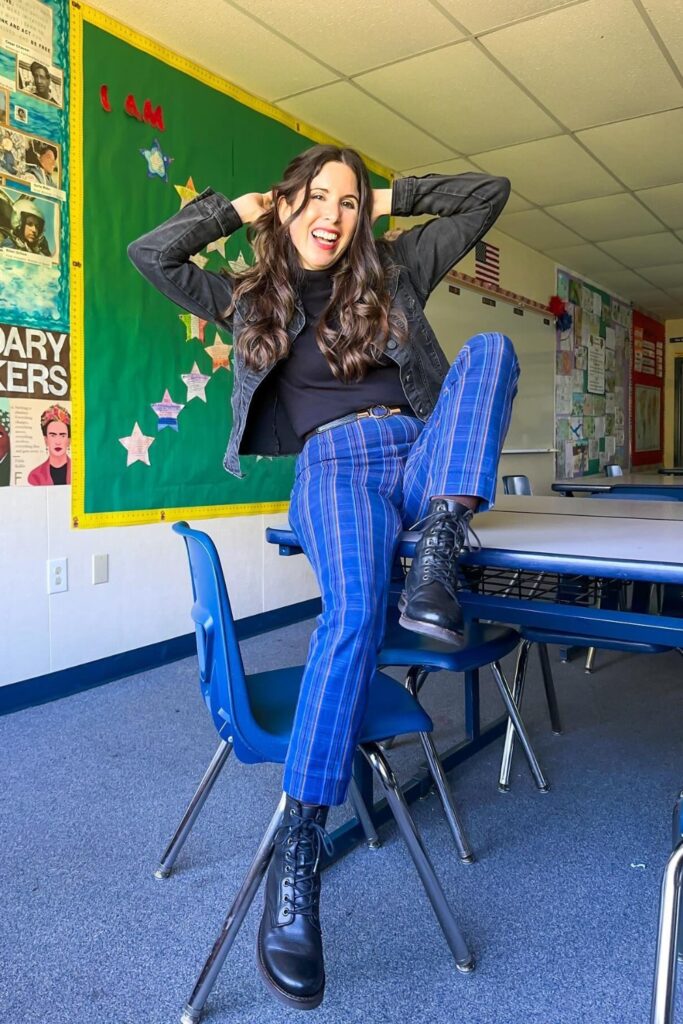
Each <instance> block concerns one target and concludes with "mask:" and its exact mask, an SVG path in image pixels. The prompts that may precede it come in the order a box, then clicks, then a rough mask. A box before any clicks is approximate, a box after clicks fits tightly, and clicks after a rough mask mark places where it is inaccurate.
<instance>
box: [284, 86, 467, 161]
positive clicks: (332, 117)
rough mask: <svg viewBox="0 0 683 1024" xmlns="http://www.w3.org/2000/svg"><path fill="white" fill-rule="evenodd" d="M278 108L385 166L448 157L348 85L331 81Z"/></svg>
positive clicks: (437, 146) (444, 151)
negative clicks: (329, 83)
mask: <svg viewBox="0 0 683 1024" xmlns="http://www.w3.org/2000/svg"><path fill="white" fill-rule="evenodd" d="M278 106H279V107H282V109H283V110H286V111H288V112H289V113H290V114H294V115H295V116H296V117H298V118H301V120H302V121H307V122H308V123H309V124H312V125H315V127H316V128H319V129H320V130H321V131H324V132H327V133H329V134H330V135H332V136H334V138H336V139H339V140H340V141H341V142H345V143H346V144H347V145H349V146H355V147H356V148H357V149H359V150H360V151H361V152H362V153H365V154H366V156H369V157H372V158H373V159H374V160H378V161H379V162H380V163H384V164H386V165H387V166H388V167H405V166H406V165H407V164H415V163H427V162H428V161H430V160H443V159H445V158H446V157H447V156H450V155H451V154H450V153H449V151H448V150H447V149H446V147H445V146H442V145H441V144H440V143H438V142H435V141H434V139H430V137H429V136H428V135H425V134H424V132H421V131H420V130H419V129H418V128H413V127H412V125H409V124H407V122H406V121H404V120H403V119H402V118H400V117H398V116H397V115H396V114H392V113H391V111H389V110H387V109H386V107H383V106H382V105H381V104H380V103H376V102H375V100H372V99H370V98H369V97H368V96H365V95H364V93H362V92H361V91H360V90H359V89H356V88H354V86H353V85H350V84H349V83H348V82H335V83H334V84H333V85H330V86H324V87H323V88H322V89H315V90H313V91H312V92H307V93H304V94H303V95H301V96H295V97H292V99H290V100H283V101H282V102H281V103H278Z"/></svg>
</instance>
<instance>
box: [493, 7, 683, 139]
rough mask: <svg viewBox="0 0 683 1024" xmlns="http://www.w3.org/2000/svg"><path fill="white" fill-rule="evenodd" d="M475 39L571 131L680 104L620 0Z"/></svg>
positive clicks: (649, 42) (646, 35) (642, 28)
mask: <svg viewBox="0 0 683 1024" xmlns="http://www.w3.org/2000/svg"><path fill="white" fill-rule="evenodd" d="M482 6H484V5H482ZM481 42H482V44H483V45H484V46H485V47H486V48H487V49H488V50H490V51H491V53H493V54H494V55H495V56H496V57H497V58H498V60H500V61H501V63H502V64H504V65H505V67H507V68H508V69H509V70H510V71H511V72H512V73H513V74H514V75H515V76H516V77H517V78H518V79H519V80H520V81H521V82H523V83H524V84H525V85H526V86H527V88H528V89H530V90H531V91H532V92H533V93H534V94H535V95H536V96H538V98H539V99H540V100H541V101H542V102H543V103H544V104H545V105H546V107H548V109H549V110H551V111H552V112H553V114H555V115H556V116H557V117H559V119H560V120H561V121H562V123H563V124H565V125H567V126H568V127H569V128H572V129H578V128H586V127H588V126H589V125H596V124H602V123H604V122H605V121H615V120H618V119H620V118H624V117H635V116H636V115H638V114H646V113H650V112H651V111H655V110H664V109H667V108H669V107H674V106H677V105H678V104H680V103H681V102H683V86H681V84H680V83H679V81H678V80H677V78H676V76H675V75H674V73H673V71H672V70H671V68H670V67H669V65H668V64H667V62H666V60H665V59H664V57H663V55H662V53H661V51H660V50H659V48H658V46H657V44H656V43H655V41H654V39H653V37H652V35H651V33H650V32H649V30H648V28H647V26H646V25H645V22H644V21H643V19H642V18H641V17H640V15H639V14H638V12H637V10H636V8H635V6H634V5H633V4H632V3H630V2H626V0H587V2H586V3H585V4H580V5H578V6H572V7H564V8H559V9H557V10H554V11H551V12H550V13H548V14H543V15H541V16H540V17H538V18H535V19H534V20H532V21H525V22H522V23H520V24H518V25H513V26H510V27H509V28H503V29H500V30H498V31H496V32H493V33H491V35H487V36H485V37H484V38H483V39H482V40H481Z"/></svg>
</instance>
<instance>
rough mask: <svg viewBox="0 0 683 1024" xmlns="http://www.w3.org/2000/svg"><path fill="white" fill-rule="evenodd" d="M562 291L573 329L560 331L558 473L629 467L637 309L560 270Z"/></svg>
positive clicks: (558, 346) (582, 474) (591, 471)
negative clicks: (631, 371) (633, 329)
mask: <svg viewBox="0 0 683 1024" xmlns="http://www.w3.org/2000/svg"><path fill="white" fill-rule="evenodd" d="M557 293H558V295H559V296H560V298H562V299H564V301H565V302H566V303H567V309H568V311H569V313H570V314H571V317H572V323H571V326H570V327H569V328H568V329H567V330H565V331H559V330H558V332H557V343H556V367H555V424H556V428H555V431H556V433H555V444H556V448H557V452H558V453H557V466H556V469H557V475H558V476H560V477H575V476H585V475H586V474H590V473H600V472H602V470H603V469H604V467H605V466H606V465H607V463H609V462H617V463H619V465H621V466H627V465H628V454H629V452H628V449H629V422H630V417H629V414H630V407H629V366H630V353H631V315H632V314H631V308H630V306H627V305H626V304H625V303H623V302H621V301H620V300H619V299H617V298H615V297H613V296H611V295H609V294H608V293H607V292H604V291H602V290H601V289H599V288H597V287H596V286H595V285H593V284H590V283H589V282H587V281H584V280H582V279H581V278H578V277H575V276H573V275H571V274H569V273H567V272H566V271H563V270H560V271H558V279H557Z"/></svg>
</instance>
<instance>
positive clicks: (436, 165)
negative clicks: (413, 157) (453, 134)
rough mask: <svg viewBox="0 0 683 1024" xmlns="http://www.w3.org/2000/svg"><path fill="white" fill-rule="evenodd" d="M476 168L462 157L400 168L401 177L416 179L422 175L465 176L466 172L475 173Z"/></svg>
mask: <svg viewBox="0 0 683 1024" xmlns="http://www.w3.org/2000/svg"><path fill="white" fill-rule="evenodd" d="M477 170H478V168H477V167H475V166H474V164H471V163H470V162H469V160H465V159H464V158H462V157H455V158H454V159H452V160H432V162H431V163H429V164H420V166H419V167H406V168H401V169H400V171H401V177H407V176H408V175H413V176H415V177H417V178H419V177H421V176H422V175H423V174H466V173H467V172H468V171H470V172H471V171H475V172H476V171H477Z"/></svg>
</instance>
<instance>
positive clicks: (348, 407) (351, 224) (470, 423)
mask: <svg viewBox="0 0 683 1024" xmlns="http://www.w3.org/2000/svg"><path fill="white" fill-rule="evenodd" d="M509 189H510V184H509V182H508V181H507V179H505V178H494V177H490V176H488V175H485V174H461V175H456V176H443V175H427V176H426V177H423V178H404V179H403V180H400V181H396V182H394V185H393V187H392V188H391V189H378V190H373V189H372V188H371V187H370V182H369V178H368V172H367V170H366V168H365V165H364V164H363V161H362V160H361V158H360V157H359V155H358V154H357V153H355V152H354V151H353V150H350V149H346V148H340V147H336V146H315V147H313V148H312V149H309V150H307V151H306V152H304V153H302V154H300V155H299V156H297V157H296V158H295V159H294V160H293V161H292V162H291V164H290V165H289V166H288V167H287V168H286V170H285V172H284V174H283V177H282V181H281V182H279V183H278V184H277V185H275V186H274V188H273V189H272V190H271V191H270V192H268V193H260V192H250V193H247V194H246V195H243V196H240V197H239V198H237V199H234V200H233V201H232V202H229V201H228V200H227V199H225V197H223V196H221V195H218V194H216V193H215V192H213V191H212V190H211V189H207V190H206V192H204V193H202V195H201V196H199V197H198V198H197V199H195V200H193V201H192V202H190V203H188V204H187V205H186V206H185V207H184V209H183V210H181V211H180V213H178V214H176V215H175V216H174V217H172V218H171V219H170V220H168V221H167V222H166V223H165V224H162V225H161V226H160V227H159V228H156V229H155V230H154V231H151V232H150V233H149V234H147V235H145V236H143V237H142V238H141V239H139V240H138V241H137V242H134V243H133V244H132V245H131V246H130V248H129V253H130V256H131V259H132V260H133V263H134V264H135V265H136V267H137V268H138V269H139V270H140V272H141V273H142V274H144V275H145V276H146V277H147V278H148V279H149V280H150V281H151V282H152V283H153V284H155V285H156V286H157V287H158V288H159V289H160V290H161V291H162V292H163V293H164V294H165V295H167V296H168V297H169V298H170V299H173V301H175V302H177V303H178V304H179V305H181V306H182V307H183V308H184V309H186V310H188V311H189V312H190V313H193V314H195V315H196V316H200V317H202V318H203V319H211V320H214V321H215V322H216V323H218V324H219V325H222V326H224V327H225V328H226V329H228V330H230V331H231V332H232V335H233V342H234V352H235V359H234V369H235V379H234V388H233V395H232V406H233V413H234V421H233V428H232V432H231V435H230V439H229V442H228V449H227V452H226V455H225V461H224V465H225V468H226V469H227V470H228V471H229V472H231V473H233V474H234V475H235V476H241V470H240V464H239V455H240V454H250V453H255V454H262V455H279V454H287V453H299V458H298V460H297V467H296V478H295V483H294V489H293V491H292V496H291V504H290V522H291V524H292V527H293V529H294V530H295V532H296V534H297V536H298V539H299V542H300V544H301V546H302V548H303V549H304V551H305V552H306V554H307V556H308V558H309V560H310V561H311V564H312V565H313V568H314V570H315V573H316V576H317V579H318V583H319V585H320V590H321V593H322V603H323V611H322V615H321V616H320V618H319V619H318V624H317V629H316V631H315V634H314V636H313V638H312V640H311V645H310V648H309V656H308V660H307V663H306V669H305V671H304V675H303V679H302V684H301V691H300V694H299V700H298V704H297V710H296V717H295V721H294V726H293V732H292V739H291V742H290V746H289V751H288V755H287V760H286V764H285V776H284V786H283V788H284V790H285V792H286V794H287V801H286V804H285V811H284V815H283V820H282V826H281V828H280V830H279V832H278V838H277V841H276V844H275V853H274V856H273V860H272V863H271V866H270V869H269V873H268V881H267V885H266V899H265V908H264V913H263V918H262V921H261V926H260V929H259V938H258V956H257V963H258V966H259V969H260V971H261V973H262V975H263V978H264V980H265V982H266V984H267V986H268V988H269V990H270V991H271V992H272V993H273V995H275V996H276V998H278V999H279V1000H280V1001H282V1002H284V1003H286V1004H287V1005H288V1006H291V1007H296V1008H299V1009H311V1008H313V1007H315V1006H318V1005H319V1003H320V1002H321V1001H322V998H323V994H324V989H325V971H324V964H323V951H322V936H321V931H320V920H319V897H320V871H319V862H320V853H321V849H322V846H321V844H323V843H324V842H325V841H326V840H325V832H324V827H325V823H326V819H327V811H328V807H329V805H330V804H340V803H343V801H344V799H345V797H346V792H347V789H348V786H349V782H350V779H351V768H352V762H353V756H354V752H355V749H356V743H357V737H358V735H359V729H360V726H361V724H362V720H363V714H364V709H365V707H366V703H367V695H368V687H369V685H370V682H371V680H372V678H373V676H374V673H375V669H376V658H377V651H378V649H379V647H380V644H381V639H382V634H383V630H384V623H385V614H386V608H387V595H388V586H389V580H390V577H391V571H392V565H393V562H394V554H395V550H396V544H397V541H398V537H399V534H400V532H401V529H403V528H406V527H412V526H415V525H420V526H422V527H423V530H422V537H421V540H420V542H419V543H418V545H417V548H416V553H415V558H414V560H413V565H412V568H411V570H410V573H409V575H408V577H407V579H406V581H405V590H404V593H403V595H402V598H401V603H400V605H399V607H400V609H401V612H402V614H401V623H402V624H403V625H404V626H405V627H406V628H408V629H412V630H414V631H416V632H420V633H426V634H428V635H430V636H435V637H438V638H439V639H442V640H448V641H450V642H451V643H456V644H457V643H459V642H461V640H462V614H461V611H460V608H459V606H458V602H457V598H456V586H457V583H456V580H457V566H456V562H457V558H458V555H459V553H460V551H461V550H462V548H463V547H466V545H467V538H468V523H469V520H470V518H471V516H472V512H473V510H474V509H475V508H477V507H480V508H481V509H485V508H488V507H489V506H490V505H491V503H492V502H493V499H494V495H495V485H496V474H497V465H498V459H499V456H500V451H501V448H502V444H503V440H504V438H505V433H506V431H507V427H508V424H509V422H510V411H511V406H512V400H513V398H514V395H515V392H516V385H517V376H518V372H519V371H518V365H517V359H516V356H515V353H514V349H513V347H512V343H511V342H510V340H509V339H508V338H506V337H504V336H503V335H500V334H486V333H482V334H477V335H476V336H475V337H474V338H473V339H472V340H471V341H470V342H469V343H468V344H467V345H465V347H464V348H463V349H462V350H461V351H460V353H459V354H458V357H457V359H456V361H455V362H454V364H453V365H452V366H449V364H448V361H447V360H446V358H445V356H444V354H443V352H442V351H441V349H440V347H439V345H438V343H437V340H436V337H435V336H434V333H433V331H432V329H431V327H430V325H429V323H428V321H427V319H426V318H425V315H424V312H423V310H424V305H425V303H426V301H427V299H428V297H429V295H430V293H431V292H432V290H433V289H434V288H435V287H436V285H437V284H438V282H439V281H440V280H441V279H442V278H443V276H444V275H445V274H446V273H447V272H448V270H450V268H451V267H452V266H453V264H454V263H456V262H457V261H458V260H459V259H460V258H461V257H462V256H464V255H465V253H466V252H468V251H469V250H470V249H471V248H472V246H474V245H475V244H476V242H477V241H478V240H479V239H480V238H481V237H482V236H483V235H484V234H485V233H486V231H488V229H489V228H490V227H491V226H492V224H493V223H494V221H495V220H496V218H497V217H498V215H499V213H500V212H501V210H502V208H503V206H504V205H505V202H506V200H507V197H508V194H509ZM389 213H393V214H396V215H405V216H411V215H420V214H425V213H426V214H433V215H435V216H434V219H432V220H430V221H428V222H427V223H424V224H420V225H419V227H416V228H413V229H412V230H411V231H406V232H404V233H403V234H401V235H400V236H399V237H398V238H396V239H394V240H392V241H382V242H377V241H376V240H375V238H374V236H373V233H372V227H373V222H374V221H375V220H376V219H377V218H378V217H380V216H382V215H385V214H389ZM243 224H247V225H248V236H249V238H250V240H251V242H252V245H253V249H254V255H255V262H254V264H253V266H251V267H248V268H247V269H246V270H244V271H243V272H242V273H239V274H235V273H230V274H222V275H221V274H212V273H208V272H207V271H206V270H203V269H200V268H199V267H197V266H196V265H195V264H194V263H193V262H192V257H193V256H194V255H195V254H196V253H198V252H200V251H201V250H202V249H203V248H205V247H206V246H207V245H208V244H209V243H210V242H212V241H214V240H215V239H217V238H219V237H222V236H225V235H229V234H230V233H232V232H234V231H237V230H238V229H239V228H240V227H241V226H242V225H243Z"/></svg>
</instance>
